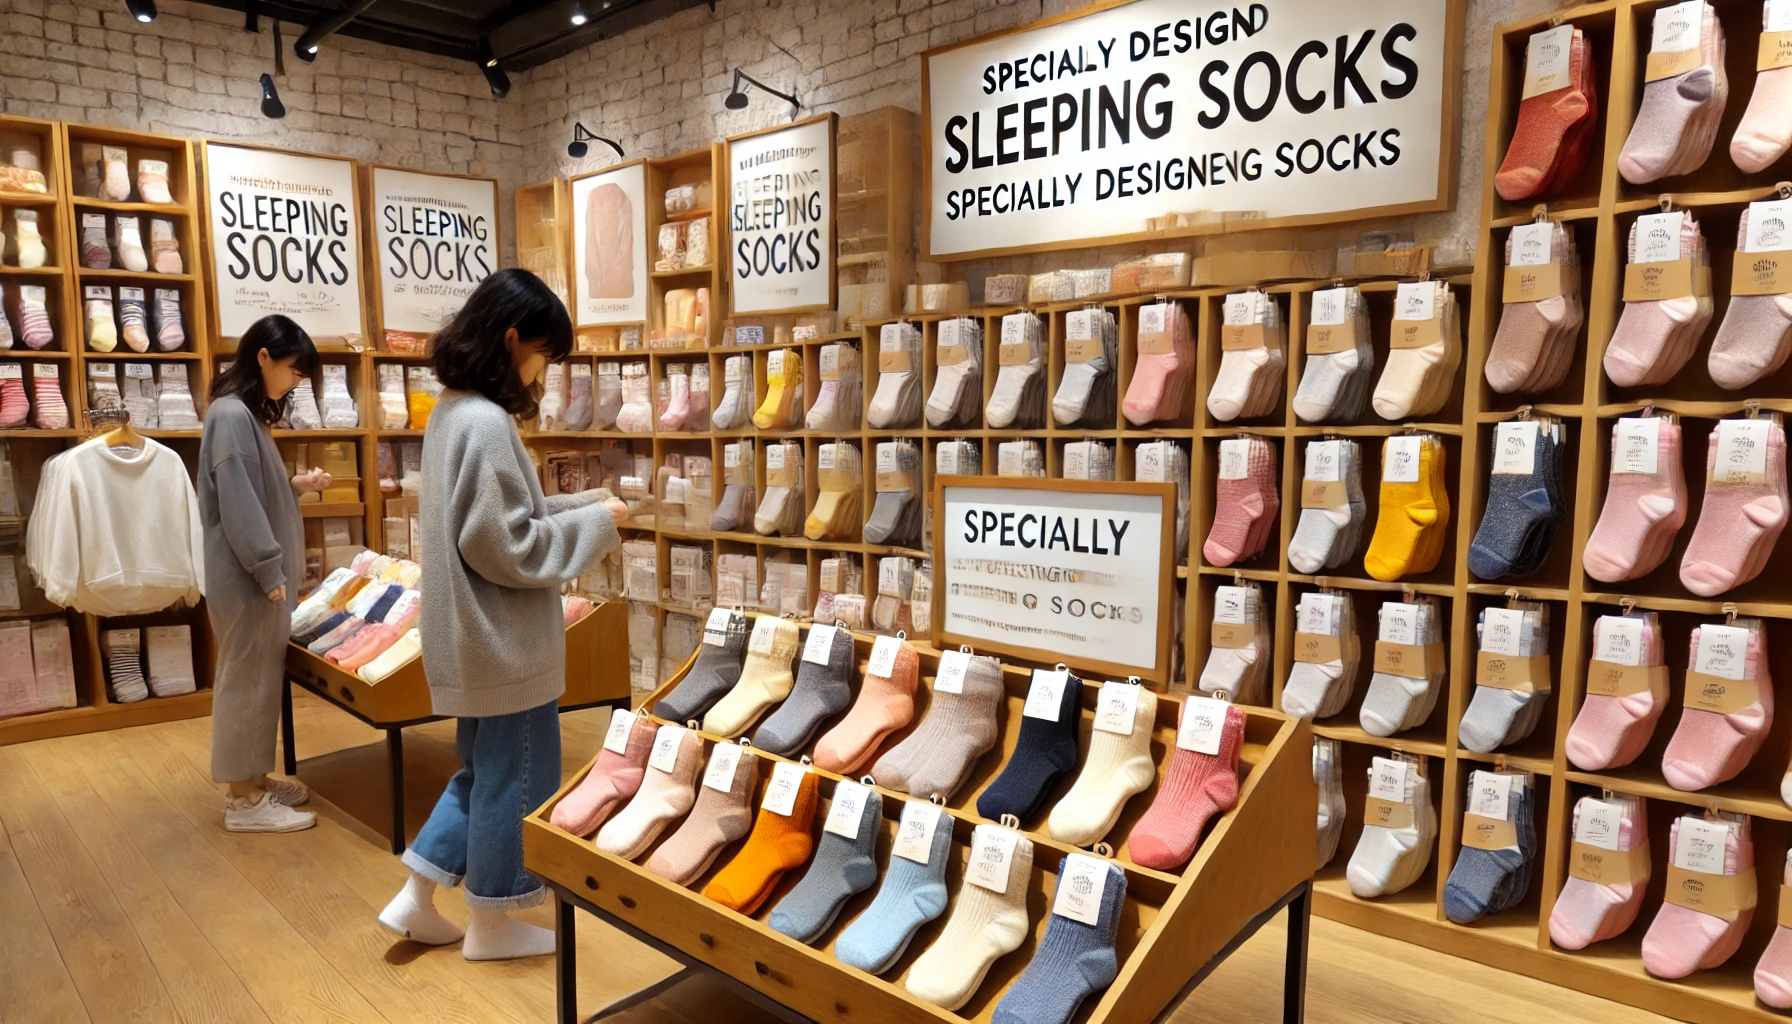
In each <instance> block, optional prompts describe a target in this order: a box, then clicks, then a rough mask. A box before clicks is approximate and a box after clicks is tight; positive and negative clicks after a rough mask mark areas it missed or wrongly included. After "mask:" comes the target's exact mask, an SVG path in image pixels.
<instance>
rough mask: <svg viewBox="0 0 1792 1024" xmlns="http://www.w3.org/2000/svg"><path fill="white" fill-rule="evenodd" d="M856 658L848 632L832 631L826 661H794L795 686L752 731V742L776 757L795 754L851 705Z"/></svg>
mask: <svg viewBox="0 0 1792 1024" xmlns="http://www.w3.org/2000/svg"><path fill="white" fill-rule="evenodd" d="M857 660H858V659H857V658H856V657H855V656H854V653H853V646H852V634H851V633H849V632H847V631H846V630H844V629H841V630H836V631H835V632H834V642H833V644H831V645H830V646H829V648H828V662H827V664H825V665H818V664H816V663H814V662H812V661H799V662H798V668H797V672H796V685H795V686H794V687H792V688H791V691H790V696H789V697H788V698H787V699H786V700H785V701H784V703H782V704H780V705H778V708H777V710H776V711H773V712H772V714H771V717H770V718H767V719H766V720H765V721H764V722H762V723H761V724H760V726H759V729H758V730H757V731H756V732H754V733H753V745H754V746H755V747H759V748H760V749H762V750H769V751H771V752H772V753H774V754H777V755H778V756H780V757H795V756H796V755H797V753H798V752H800V751H801V750H802V749H803V748H804V747H806V746H808V745H809V741H810V740H811V739H813V738H814V737H815V734H816V733H817V732H818V731H820V729H821V726H822V724H823V723H825V722H826V721H827V720H828V719H830V718H832V717H834V716H835V715H837V714H839V713H840V712H842V711H845V710H846V709H847V707H848V706H849V705H851V704H852V675H853V672H852V670H853V668H854V666H855V664H856V662H857Z"/></svg>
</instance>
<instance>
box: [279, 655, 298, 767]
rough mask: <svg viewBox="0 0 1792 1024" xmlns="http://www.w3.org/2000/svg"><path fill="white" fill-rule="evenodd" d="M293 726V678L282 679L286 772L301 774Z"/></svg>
mask: <svg viewBox="0 0 1792 1024" xmlns="http://www.w3.org/2000/svg"><path fill="white" fill-rule="evenodd" d="M294 742H295V741H294V739H293V726H292V680H291V679H287V678H286V677H284V676H282V677H281V679H280V745H281V747H282V748H284V749H285V751H286V774H288V775H297V774H299V752H298V750H297V749H296V748H295V746H294Z"/></svg>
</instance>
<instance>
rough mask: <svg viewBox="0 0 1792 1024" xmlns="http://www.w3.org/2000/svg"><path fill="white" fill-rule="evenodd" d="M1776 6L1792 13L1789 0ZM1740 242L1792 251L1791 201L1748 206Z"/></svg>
mask: <svg viewBox="0 0 1792 1024" xmlns="http://www.w3.org/2000/svg"><path fill="white" fill-rule="evenodd" d="M1778 6H1780V7H1783V8H1785V9H1786V10H1787V11H1788V12H1792V2H1789V0H1783V2H1781V3H1780V4H1779V5H1778ZM1742 242H1743V251H1744V252H1775V251H1777V250H1780V249H1792V199H1767V200H1763V201H1762V202H1759V203H1750V204H1748V235H1747V236H1746V237H1745V238H1743V240H1742Z"/></svg>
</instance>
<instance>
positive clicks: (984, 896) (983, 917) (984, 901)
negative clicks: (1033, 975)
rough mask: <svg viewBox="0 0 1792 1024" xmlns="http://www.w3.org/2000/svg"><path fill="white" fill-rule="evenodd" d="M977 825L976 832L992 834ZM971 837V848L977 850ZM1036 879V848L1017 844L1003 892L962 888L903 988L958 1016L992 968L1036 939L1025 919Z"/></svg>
mask: <svg viewBox="0 0 1792 1024" xmlns="http://www.w3.org/2000/svg"><path fill="white" fill-rule="evenodd" d="M992 827H993V826H990V825H979V826H977V829H976V831H977V832H981V831H983V830H984V829H988V828H992ZM975 839H976V837H975V834H973V837H972V841H973V848H974V844H975ZM1032 874H1033V844H1032V843H1031V842H1029V841H1028V840H1027V839H1026V837H1025V836H1021V837H1018V838H1016V839H1015V841H1014V852H1013V854H1012V855H1011V856H1010V857H1009V858H1008V878H1007V880H1006V884H1005V885H1004V887H1003V889H1002V891H1001V892H999V893H998V892H995V891H993V890H990V889H985V888H984V887H982V886H980V885H975V884H973V883H971V882H968V881H967V882H961V883H959V886H958V897H957V898H956V899H955V900H953V902H952V913H951V914H950V915H949V916H948V917H947V918H946V927H945V928H944V930H942V931H941V932H940V936H939V938H937V939H935V940H933V945H931V946H928V947H927V950H926V952H924V953H922V954H921V955H920V957H918V958H917V959H916V960H915V962H914V965H913V966H912V967H910V968H909V971H908V977H907V979H906V980H905V982H904V984H905V985H907V987H908V990H909V991H910V992H912V993H914V994H915V996H917V997H918V998H921V999H925V1000H927V1001H928V1002H930V1003H933V1004H934V1005H936V1006H941V1007H944V1008H945V1009H948V1010H956V1009H958V1008H959V1007H961V1006H963V1005H964V1004H965V1003H967V1002H969V1001H970V999H971V997H972V996H974V995H976V994H977V989H978V987H979V986H981V985H982V984H983V979H984V978H985V977H986V976H987V975H988V974H989V968H990V967H991V965H993V964H994V963H995V962H996V961H997V960H999V959H1001V958H1002V957H1004V956H1007V955H1008V954H1009V953H1012V952H1014V951H1015V950H1017V949H1019V948H1020V945H1021V943H1022V942H1024V941H1026V938H1027V936H1028V935H1030V934H1032V928H1031V922H1030V921H1029V919H1028V917H1027V883H1028V882H1029V881H1031V879H1032Z"/></svg>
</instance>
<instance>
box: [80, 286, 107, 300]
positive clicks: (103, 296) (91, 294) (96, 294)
mask: <svg viewBox="0 0 1792 1024" xmlns="http://www.w3.org/2000/svg"><path fill="white" fill-rule="evenodd" d="M83 292H84V293H85V294H86V295H87V297H88V298H89V299H97V300H100V301H102V302H111V301H112V289H111V287H110V286H108V285H103V284H90V285H88V286H87V287H86V288H84V289H83Z"/></svg>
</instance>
